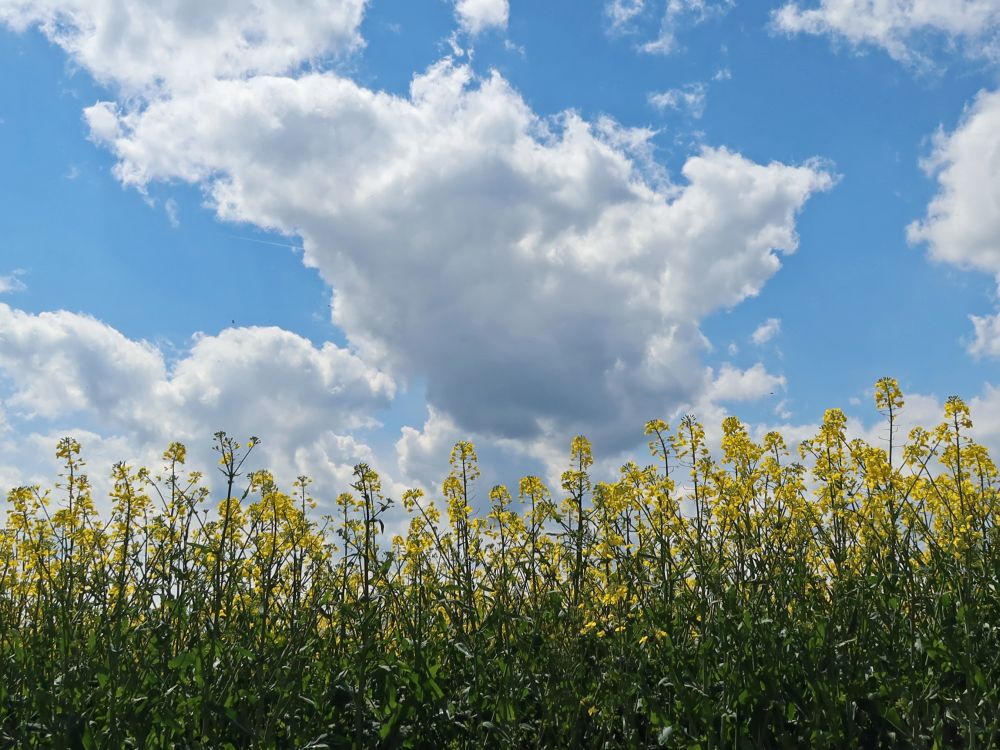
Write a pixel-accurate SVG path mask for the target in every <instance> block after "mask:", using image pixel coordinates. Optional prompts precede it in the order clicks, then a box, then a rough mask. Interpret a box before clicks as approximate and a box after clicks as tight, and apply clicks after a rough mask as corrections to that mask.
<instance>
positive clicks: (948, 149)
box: [907, 91, 1000, 357]
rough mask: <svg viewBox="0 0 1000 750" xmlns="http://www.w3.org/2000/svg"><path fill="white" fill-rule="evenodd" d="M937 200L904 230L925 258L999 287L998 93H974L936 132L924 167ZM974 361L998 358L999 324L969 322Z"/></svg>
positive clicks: (993, 321)
mask: <svg viewBox="0 0 1000 750" xmlns="http://www.w3.org/2000/svg"><path fill="white" fill-rule="evenodd" d="M924 166H925V168H926V169H927V171H928V172H929V173H930V174H932V175H934V176H935V177H936V178H937V182H938V190H937V194H936V195H935V196H934V198H933V199H932V200H931V202H930V204H929V205H928V207H927V215H926V217H924V219H923V220H921V221H917V222H914V223H913V224H911V225H910V226H909V227H908V229H907V234H908V238H909V240H910V241H911V242H913V243H925V244H926V245H927V248H928V251H929V254H930V257H931V258H932V259H934V260H936V261H940V262H944V263H950V264H952V265H955V266H957V267H959V268H962V269H966V270H974V271H981V272H984V273H988V274H990V275H991V276H993V277H994V279H996V280H997V283H998V285H1000V92H996V91H994V92H985V91H984V92H980V93H979V95H978V96H977V97H976V99H975V100H974V101H973V103H972V104H971V105H970V106H969V107H968V108H967V110H966V112H965V114H964V116H963V118H962V121H961V122H960V123H959V125H958V127H957V128H956V129H955V130H954V131H953V132H951V133H945V132H943V131H942V132H939V133H938V134H937V135H936V137H935V139H934V150H933V153H932V154H931V156H930V158H929V159H927V160H926V162H925V164H924ZM971 319H972V323H973V326H974V339H973V341H972V342H971V343H970V344H969V351H970V352H971V353H972V354H973V355H975V356H977V357H978V356H990V357H994V356H998V355H1000V318H998V317H997V316H991V317H979V316H971Z"/></svg>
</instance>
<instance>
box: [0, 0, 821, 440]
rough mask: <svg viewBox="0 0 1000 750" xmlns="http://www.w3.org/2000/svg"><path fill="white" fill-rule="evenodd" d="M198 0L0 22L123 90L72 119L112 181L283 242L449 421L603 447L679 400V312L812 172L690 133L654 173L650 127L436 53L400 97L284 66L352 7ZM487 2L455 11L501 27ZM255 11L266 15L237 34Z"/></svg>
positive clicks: (779, 250) (321, 42)
mask: <svg viewBox="0 0 1000 750" xmlns="http://www.w3.org/2000/svg"><path fill="white" fill-rule="evenodd" d="M730 4H731V3H730V2H709V1H708V0H670V1H669V2H668V3H667V4H666V6H663V13H664V14H665V16H666V17H667V18H668V19H674V20H678V19H682V18H683V19H688V20H692V21H697V20H700V19H703V18H705V17H707V16H708V15H711V14H712V13H713V12H717V11H719V10H721V9H724V8H726V7H728V6H729V5H730ZM209 5H211V8H209V7H207V6H206V7H205V8H200V10H199V9H194V6H190V5H189V4H186V3H185V4H179V5H178V4H171V5H169V6H168V5H166V4H163V3H159V2H154V3H146V4H143V5H142V7H141V8H139V7H138V6H137V7H136V8H135V9H133V10H134V12H132V13H125V14H120V13H116V12H113V10H112V9H111V4H110V3H108V4H102V3H97V4H92V3H81V2H78V0H63V2H60V3H56V2H55V0H34V1H30V0H18V1H17V2H15V1H14V0H0V8H3V9H4V10H3V13H4V15H3V16H0V18H3V19H4V20H5V21H6V22H7V23H8V24H12V25H14V26H15V27H17V28H23V27H25V26H29V25H32V24H34V25H38V26H39V27H40V28H41V29H42V31H43V32H44V33H46V34H48V35H49V36H50V38H52V39H53V40H55V41H56V42H57V43H59V44H61V45H62V46H63V47H64V48H65V49H67V51H68V52H69V54H70V55H71V56H72V58H73V59H74V61H75V62H77V63H78V64H80V65H82V66H83V67H85V68H87V69H88V70H90V71H92V72H93V73H94V75H95V76H97V77H98V78H99V79H100V80H103V81H105V82H108V83H110V84H112V85H115V86H118V87H121V88H123V89H125V90H129V91H137V92H140V93H138V94H137V95H134V96H126V97H123V98H122V99H121V101H119V102H114V101H105V102H100V103H98V104H95V105H93V106H92V107H90V108H88V109H87V110H86V120H87V122H88V124H89V127H90V134H91V137H92V138H93V139H94V141H95V142H97V143H99V144H102V145H103V146H105V147H106V148H107V149H108V150H109V151H110V152H111V153H112V154H113V155H114V157H115V159H116V162H117V163H116V166H115V174H116V175H117V177H118V178H119V179H120V180H121V182H122V183H123V184H125V185H129V186H133V187H136V188H138V189H145V187H146V186H147V185H149V184H150V183H152V182H156V181H183V182H188V183H192V184H196V185H199V186H200V187H201V188H202V189H203V190H204V191H205V192H206V194H207V196H208V200H209V202H210V204H211V205H212V206H214V208H215V210H216V212H217V214H218V216H219V217H220V218H222V219H224V220H227V221H235V222H246V223H249V224H252V225H255V226H257V227H261V228H265V229H269V230H277V231H280V232H284V233H286V234H288V235H290V236H296V235H297V236H301V237H302V239H303V247H304V258H305V261H306V263H308V264H310V265H311V266H314V267H316V268H317V269H318V270H319V272H320V274H321V275H322V277H323V278H324V279H325V280H326V282H327V283H329V284H330V286H331V287H332V288H333V289H334V303H333V310H332V315H333V319H334V322H335V323H336V324H337V325H338V326H340V328H341V329H342V330H343V331H344V332H345V334H346V336H347V338H348V340H349V342H350V346H351V350H350V355H351V356H352V357H353V356H358V357H360V359H361V360H363V361H364V362H365V363H368V366H370V367H373V368H377V369H378V370H379V371H384V372H387V373H391V374H392V375H393V377H395V378H397V379H398V380H401V381H410V380H413V379H416V378H419V379H421V380H422V381H423V382H425V383H426V386H427V388H426V390H427V395H428V401H429V404H430V406H431V407H433V408H434V409H436V410H437V411H438V412H439V413H441V414H443V415H447V417H448V418H449V419H451V420H453V421H454V423H455V424H456V425H457V426H458V428H459V429H461V430H463V431H465V432H471V433H477V434H484V435H493V436H496V437H498V438H500V439H509V440H524V441H528V442H531V441H537V440H540V439H542V438H543V437H544V436H548V435H563V434H567V433H569V434H571V433H572V432H578V431H586V432H590V433H591V434H594V433H595V432H597V433H599V434H595V435H594V436H595V439H598V440H601V439H604V440H606V441H607V442H608V443H609V444H621V442H622V441H623V440H626V439H628V440H633V439H634V438H633V437H632V436H633V430H634V429H635V425H636V424H642V423H643V422H644V421H645V419H647V418H648V417H649V416H650V414H655V413H660V412H662V411H663V410H664V409H665V408H668V407H669V405H670V404H675V403H679V402H681V401H685V400H690V399H692V398H696V397H697V396H698V394H699V393H701V392H703V391H704V390H705V389H706V388H707V387H708V386H707V384H706V381H705V378H704V377H703V368H702V367H700V366H697V362H698V361H699V358H700V353H701V352H702V351H703V350H704V349H705V347H706V342H705V340H704V337H703V336H702V334H701V332H700V329H699V325H700V322H701V320H702V319H703V318H704V317H705V316H707V315H709V314H711V313H712V312H714V311H717V310H719V309H724V308H730V307H732V306H734V305H737V304H739V303H740V302H741V301H742V300H744V299H746V298H747V297H749V296H753V295H756V294H758V293H759V292H760V290H761V289H762V288H763V286H764V285H765V284H766V283H767V281H768V280H769V279H770V278H771V277H772V276H773V275H774V274H775V273H776V272H777V271H778V270H779V268H780V267H781V256H782V254H786V253H791V252H794V251H795V249H796V247H797V244H798V238H797V236H796V232H795V224H796V216H797V214H798V212H799V211H800V210H801V209H802V207H803V206H804V205H805V203H806V201H807V200H808V199H809V198H810V197H811V196H812V195H813V194H815V193H816V192H818V191H823V190H826V189H828V188H830V187H831V185H832V184H833V177H832V176H831V175H830V173H829V171H828V169H827V168H826V167H825V166H824V165H822V164H820V163H817V162H808V163H805V164H799V165H787V164H781V163H770V164H759V163H755V162H753V161H751V160H749V159H747V158H745V157H743V156H741V155H740V154H737V153H734V152H732V151H729V150H727V149H725V148H707V147H706V148H704V149H703V150H702V151H700V152H699V153H696V154H694V155H692V156H691V157H690V158H689V159H688V160H687V161H686V163H685V164H684V165H683V167H682V169H681V173H680V175H679V176H677V177H675V178H673V179H672V178H670V177H668V176H667V175H666V174H665V170H663V168H662V167H660V166H659V165H658V164H657V163H656V161H655V159H654V158H653V156H652V154H653V148H652V145H651V143H650V137H651V133H649V131H645V130H637V129H629V128H624V127H622V126H620V125H618V124H616V123H614V122H612V121H610V120H609V119H607V118H603V119H601V120H599V121H597V122H593V123H592V122H588V121H586V120H584V119H583V118H581V117H580V116H579V115H577V114H575V113H573V112H566V113H563V114H560V115H557V116H555V117H541V116H539V115H537V114H536V113H535V112H533V111H532V110H531V108H530V107H529V106H528V104H527V103H526V102H525V101H524V100H523V98H522V97H521V96H520V95H519V94H518V93H517V92H516V91H515V90H514V89H513V88H512V87H511V86H510V84H508V83H507V81H506V80H504V78H503V77H502V76H500V75H499V74H497V73H492V74H490V75H489V76H487V77H485V78H483V79H477V78H476V77H475V76H474V74H473V72H472V71H471V69H470V68H469V67H467V66H463V65H458V64H455V63H454V62H452V61H450V60H444V61H442V62H440V63H439V64H437V65H434V66H432V67H431V68H430V69H429V70H428V71H426V72H425V73H423V74H420V75H417V76H415V77H414V79H413V81H412V84H411V87H410V90H409V92H408V94H406V95H393V94H389V93H386V92H380V91H375V90H372V89H369V88H365V87H363V86H360V85H358V84H356V83H355V82H353V81H351V80H350V79H348V78H346V77H344V76H342V75H340V74H338V73H335V72H332V71H329V70H326V71H319V72H318V71H315V70H313V71H309V70H306V69H304V68H303V67H302V65H303V64H304V63H306V62H308V60H309V59H311V58H314V57H316V56H321V55H324V54H327V53H328V52H330V50H336V49H347V48H350V46H351V45H357V44H359V43H360V41H359V40H358V39H357V23H358V21H359V20H360V17H361V13H362V11H363V8H364V2H362V0H355V1H354V2H351V1H350V0H340V1H339V2H336V1H335V0H325V2H324V0H296V2H294V3H293V2H292V0H287V1H286V2H285V3H283V4H281V3H279V4H273V3H272V4H268V6H267V8H266V9H262V8H263V6H261V8H258V7H257V5H253V6H252V9H251V11H246V9H245V8H243V7H242V6H241V7H240V8H238V9H236V6H230V5H228V4H209ZM502 5H503V10H504V12H506V3H503V4H502ZM285 6H287V7H285ZM499 7H500V5H498V4H496V3H485V2H484V3H472V2H470V3H459V5H457V6H456V11H457V12H459V13H461V9H462V8H465V9H466V10H468V11H469V12H470V13H475V14H479V15H477V16H476V17H478V18H494V19H499V18H500V15H501V14H500V13H499V11H497V10H496V9H497V8H499ZM491 8H492V9H493V10H490V9H491ZM253 9H256V10H253ZM276 9H283V11H285V15H287V18H283V19H282V20H281V22H280V23H276V24H275V25H274V26H273V27H272V26H270V25H265V26H266V28H265V26H261V27H258V25H255V24H260V23H261V22H262V21H261V19H262V18H267V17H270V16H269V14H270V13H272V12H275V13H276V12H278V10H276ZM326 11H330V13H326ZM196 13H201V14H205V18H204V19H202V22H199V24H198V28H199V29H200V30H199V31H197V32H192V34H191V35H189V36H184V35H183V34H181V33H180V30H182V29H183V28H186V25H185V24H189V23H192V21H191V18H192V17H191V14H196ZM491 13H492V14H493V15H490V14H491ZM471 17H472V16H470V18H471ZM115 23H119V24H121V23H124V24H125V32H121V30H120V29H118V30H116V29H115V26H114V24H115ZM161 27H162V33H161V32H160V31H157V32H156V35H154V34H153V32H152V31H148V29H151V28H156V29H160V28H161ZM154 36H155V38H154ZM161 37H162V38H161ZM111 40H117V41H114V43H112V41H111ZM209 42H211V44H209ZM206 47H210V49H206ZM131 343H132V345H133V348H135V347H139V349H140V350H142V351H140V352H138V353H137V354H136V355H135V356H136V357H139V356H140V354H141V355H142V356H143V357H144V358H145V359H144V360H143V361H144V362H146V365H144V366H146V367H148V368H149V369H150V372H149V373H148V374H147V375H146V378H147V379H148V380H150V381H153V382H168V383H169V384H170V387H169V388H168V390H171V389H172V390H173V391H176V390H177V389H178V388H179V387H180V386H179V385H177V384H175V383H174V381H175V380H178V378H180V381H179V382H180V383H183V382H184V378H183V377H182V376H183V374H184V368H183V367H178V368H177V369H176V370H175V371H173V372H171V373H169V374H164V373H163V372H161V371H160V370H158V369H157V368H161V367H162V363H158V360H157V356H156V352H155V351H154V352H152V353H150V352H148V351H146V350H145V349H144V348H143V345H141V344H139V343H136V342H131ZM225 343H226V342H224V341H218V342H215V341H213V342H209V343H206V344H205V346H206V347H209V345H210V344H211V346H223V345H224V344H225ZM200 346H201V344H200V343H199V344H197V345H196V347H195V350H199V347H200ZM195 350H193V351H192V356H194V357H196V356H197V351H195ZM199 351H200V350H199ZM692 362H694V363H696V366H694V367H692V366H691V364H692ZM260 366H263V363H261V365H260ZM22 398H28V397H27V396H23V397H22ZM262 408H263V407H262ZM626 436H627V437H626Z"/></svg>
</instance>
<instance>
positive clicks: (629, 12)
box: [604, 0, 736, 54]
mask: <svg viewBox="0 0 1000 750" xmlns="http://www.w3.org/2000/svg"><path fill="white" fill-rule="evenodd" d="M735 4H736V3H735V0H606V1H605V3H604V14H605V16H606V17H607V19H608V30H609V31H610V33H612V34H638V33H640V32H641V31H642V30H643V29H644V28H645V27H646V26H647V25H648V24H649V23H656V20H654V19H658V20H659V30H658V34H657V36H656V37H654V38H653V39H651V40H649V41H646V42H643V43H641V44H639V49H640V50H641V51H643V52H648V53H650V54H669V53H671V52H674V51H675V50H676V49H677V46H678V42H677V34H678V32H679V31H680V30H681V29H682V28H683V27H685V26H693V25H697V24H699V23H703V22H704V21H706V20H708V19H709V18H713V17H717V16H721V15H724V14H725V13H727V12H728V11H729V10H730V8H732V7H733V6H734V5H735Z"/></svg>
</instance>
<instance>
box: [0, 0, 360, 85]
mask: <svg viewBox="0 0 1000 750" xmlns="http://www.w3.org/2000/svg"><path fill="white" fill-rule="evenodd" d="M365 4H366V0H211V1H210V2H202V1H199V0H0V24H6V25H7V26H10V27H11V28H13V29H14V30H15V31H23V30H24V29H26V28H29V27H33V26H37V27H38V28H40V29H41V30H42V32H43V33H44V34H45V35H46V36H47V37H48V38H49V39H51V40H52V41H54V42H55V43H56V44H58V45H59V46H60V47H62V48H63V49H64V50H66V52H67V53H68V54H69V55H70V56H71V57H72V58H73V60H74V61H75V62H77V63H78V64H79V65H81V66H83V67H84V68H86V69H87V70H88V71H90V73H91V74H93V75H94V77H95V78H97V79H98V80H99V81H101V82H102V83H106V84H113V85H116V86H121V87H122V88H124V89H125V90H127V91H133V92H134V91H149V90H150V89H151V88H155V87H160V86H164V85H165V86H167V87H170V88H178V87H187V86H191V85H193V84H196V83H197V82H200V81H204V80H207V79H210V78H217V77H225V78H238V77H242V76H246V75H249V74H277V73H284V72H287V71H291V70H294V69H295V68H296V67H298V66H300V65H302V64H303V63H307V62H309V61H310V60H313V59H317V58H321V57H323V56H327V55H331V54H337V53H341V52H344V51H348V50H351V49H353V48H356V47H357V46H359V45H360V44H361V37H360V36H359V34H358V26H359V25H360V23H361V19H362V15H363V13H364V8H365Z"/></svg>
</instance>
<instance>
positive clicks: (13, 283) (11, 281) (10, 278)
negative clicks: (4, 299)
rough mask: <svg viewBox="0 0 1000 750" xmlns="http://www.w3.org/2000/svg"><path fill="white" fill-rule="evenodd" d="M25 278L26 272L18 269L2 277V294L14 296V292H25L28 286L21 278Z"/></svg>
mask: <svg viewBox="0 0 1000 750" xmlns="http://www.w3.org/2000/svg"><path fill="white" fill-rule="evenodd" d="M22 276H24V271H22V270H21V269H16V270H14V271H12V272H11V273H9V274H7V275H5V276H0V294H12V293H13V292H23V291H24V290H25V289H27V288H28V286H27V285H26V284H25V283H24V280H23V279H22V278H21V277H22Z"/></svg>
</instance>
